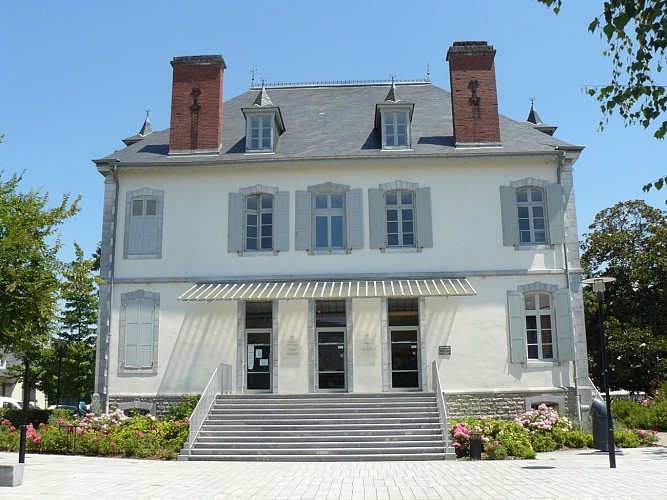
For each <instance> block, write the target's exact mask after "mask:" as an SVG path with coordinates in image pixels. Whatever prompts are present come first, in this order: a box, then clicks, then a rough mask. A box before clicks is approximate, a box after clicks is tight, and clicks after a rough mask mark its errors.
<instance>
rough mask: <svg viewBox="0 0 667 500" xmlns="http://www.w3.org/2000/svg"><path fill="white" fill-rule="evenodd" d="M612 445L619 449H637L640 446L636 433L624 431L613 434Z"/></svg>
mask: <svg viewBox="0 0 667 500" xmlns="http://www.w3.org/2000/svg"><path fill="white" fill-rule="evenodd" d="M614 443H616V446H618V447H619V448H638V447H639V445H640V444H641V443H640V441H639V436H638V435H637V434H636V433H634V432H632V431H626V430H617V431H615V432H614Z"/></svg>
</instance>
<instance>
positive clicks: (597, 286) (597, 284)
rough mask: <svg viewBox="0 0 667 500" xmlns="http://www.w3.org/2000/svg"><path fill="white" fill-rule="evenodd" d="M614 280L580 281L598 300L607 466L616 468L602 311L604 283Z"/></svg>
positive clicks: (606, 278) (589, 279)
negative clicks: (605, 408)
mask: <svg viewBox="0 0 667 500" xmlns="http://www.w3.org/2000/svg"><path fill="white" fill-rule="evenodd" d="M613 281H616V278H609V277H606V276H599V277H597V278H588V279H585V280H582V281H581V282H582V283H584V284H585V285H593V291H594V292H595V298H596V299H597V301H598V321H599V322H600V348H601V351H600V353H601V354H600V357H601V358H602V382H603V384H604V393H605V397H606V399H607V451H608V452H609V468H611V469H615V468H616V445H615V444H614V421H613V420H612V417H611V396H610V395H609V367H608V365H607V339H606V337H605V334H604V312H603V311H602V303H603V302H604V291H605V283H611V282H613Z"/></svg>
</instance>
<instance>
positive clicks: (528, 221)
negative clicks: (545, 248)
mask: <svg viewBox="0 0 667 500" xmlns="http://www.w3.org/2000/svg"><path fill="white" fill-rule="evenodd" d="M500 208H501V219H502V230H503V244H504V245H507V246H516V247H521V246H533V245H546V244H557V243H564V242H565V229H564V218H563V191H562V188H561V185H560V184H549V182H547V181H543V180H539V179H532V178H528V179H523V180H521V181H514V182H511V183H510V186H501V187H500Z"/></svg>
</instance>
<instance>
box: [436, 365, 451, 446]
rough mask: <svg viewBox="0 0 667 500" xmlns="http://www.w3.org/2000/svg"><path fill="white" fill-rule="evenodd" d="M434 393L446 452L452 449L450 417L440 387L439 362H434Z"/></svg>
mask: <svg viewBox="0 0 667 500" xmlns="http://www.w3.org/2000/svg"><path fill="white" fill-rule="evenodd" d="M432 375H433V392H435V399H436V401H437V402H438V415H439V417H440V430H441V431H442V437H443V438H444V441H445V452H447V450H448V449H449V447H450V444H449V443H450V435H449V417H448V416H447V402H446V401H445V397H444V396H443V394H442V387H441V386H440V371H439V370H438V362H437V361H435V360H434V361H433V370H432Z"/></svg>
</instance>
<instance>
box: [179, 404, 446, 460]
mask: <svg viewBox="0 0 667 500" xmlns="http://www.w3.org/2000/svg"><path fill="white" fill-rule="evenodd" d="M446 458H447V459H453V458H454V452H453V449H447V450H446V449H445V442H444V440H443V435H442V428H441V425H440V419H439V416H438V407H437V402H436V399H435V395H434V394H433V393H389V394H388V393H383V394H343V393H337V394H302V395H277V394H255V395H252V394H246V395H223V396H218V397H217V399H216V400H215V402H214V404H213V406H212V408H211V411H210V412H209V414H208V416H207V418H206V420H205V421H204V423H203V426H202V428H201V431H200V433H199V435H198V436H197V438H196V439H195V441H194V443H193V446H192V448H191V449H189V450H185V449H184V450H183V451H182V452H181V455H180V456H179V460H262V461H361V460H366V461H369V460H444V459H446Z"/></svg>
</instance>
